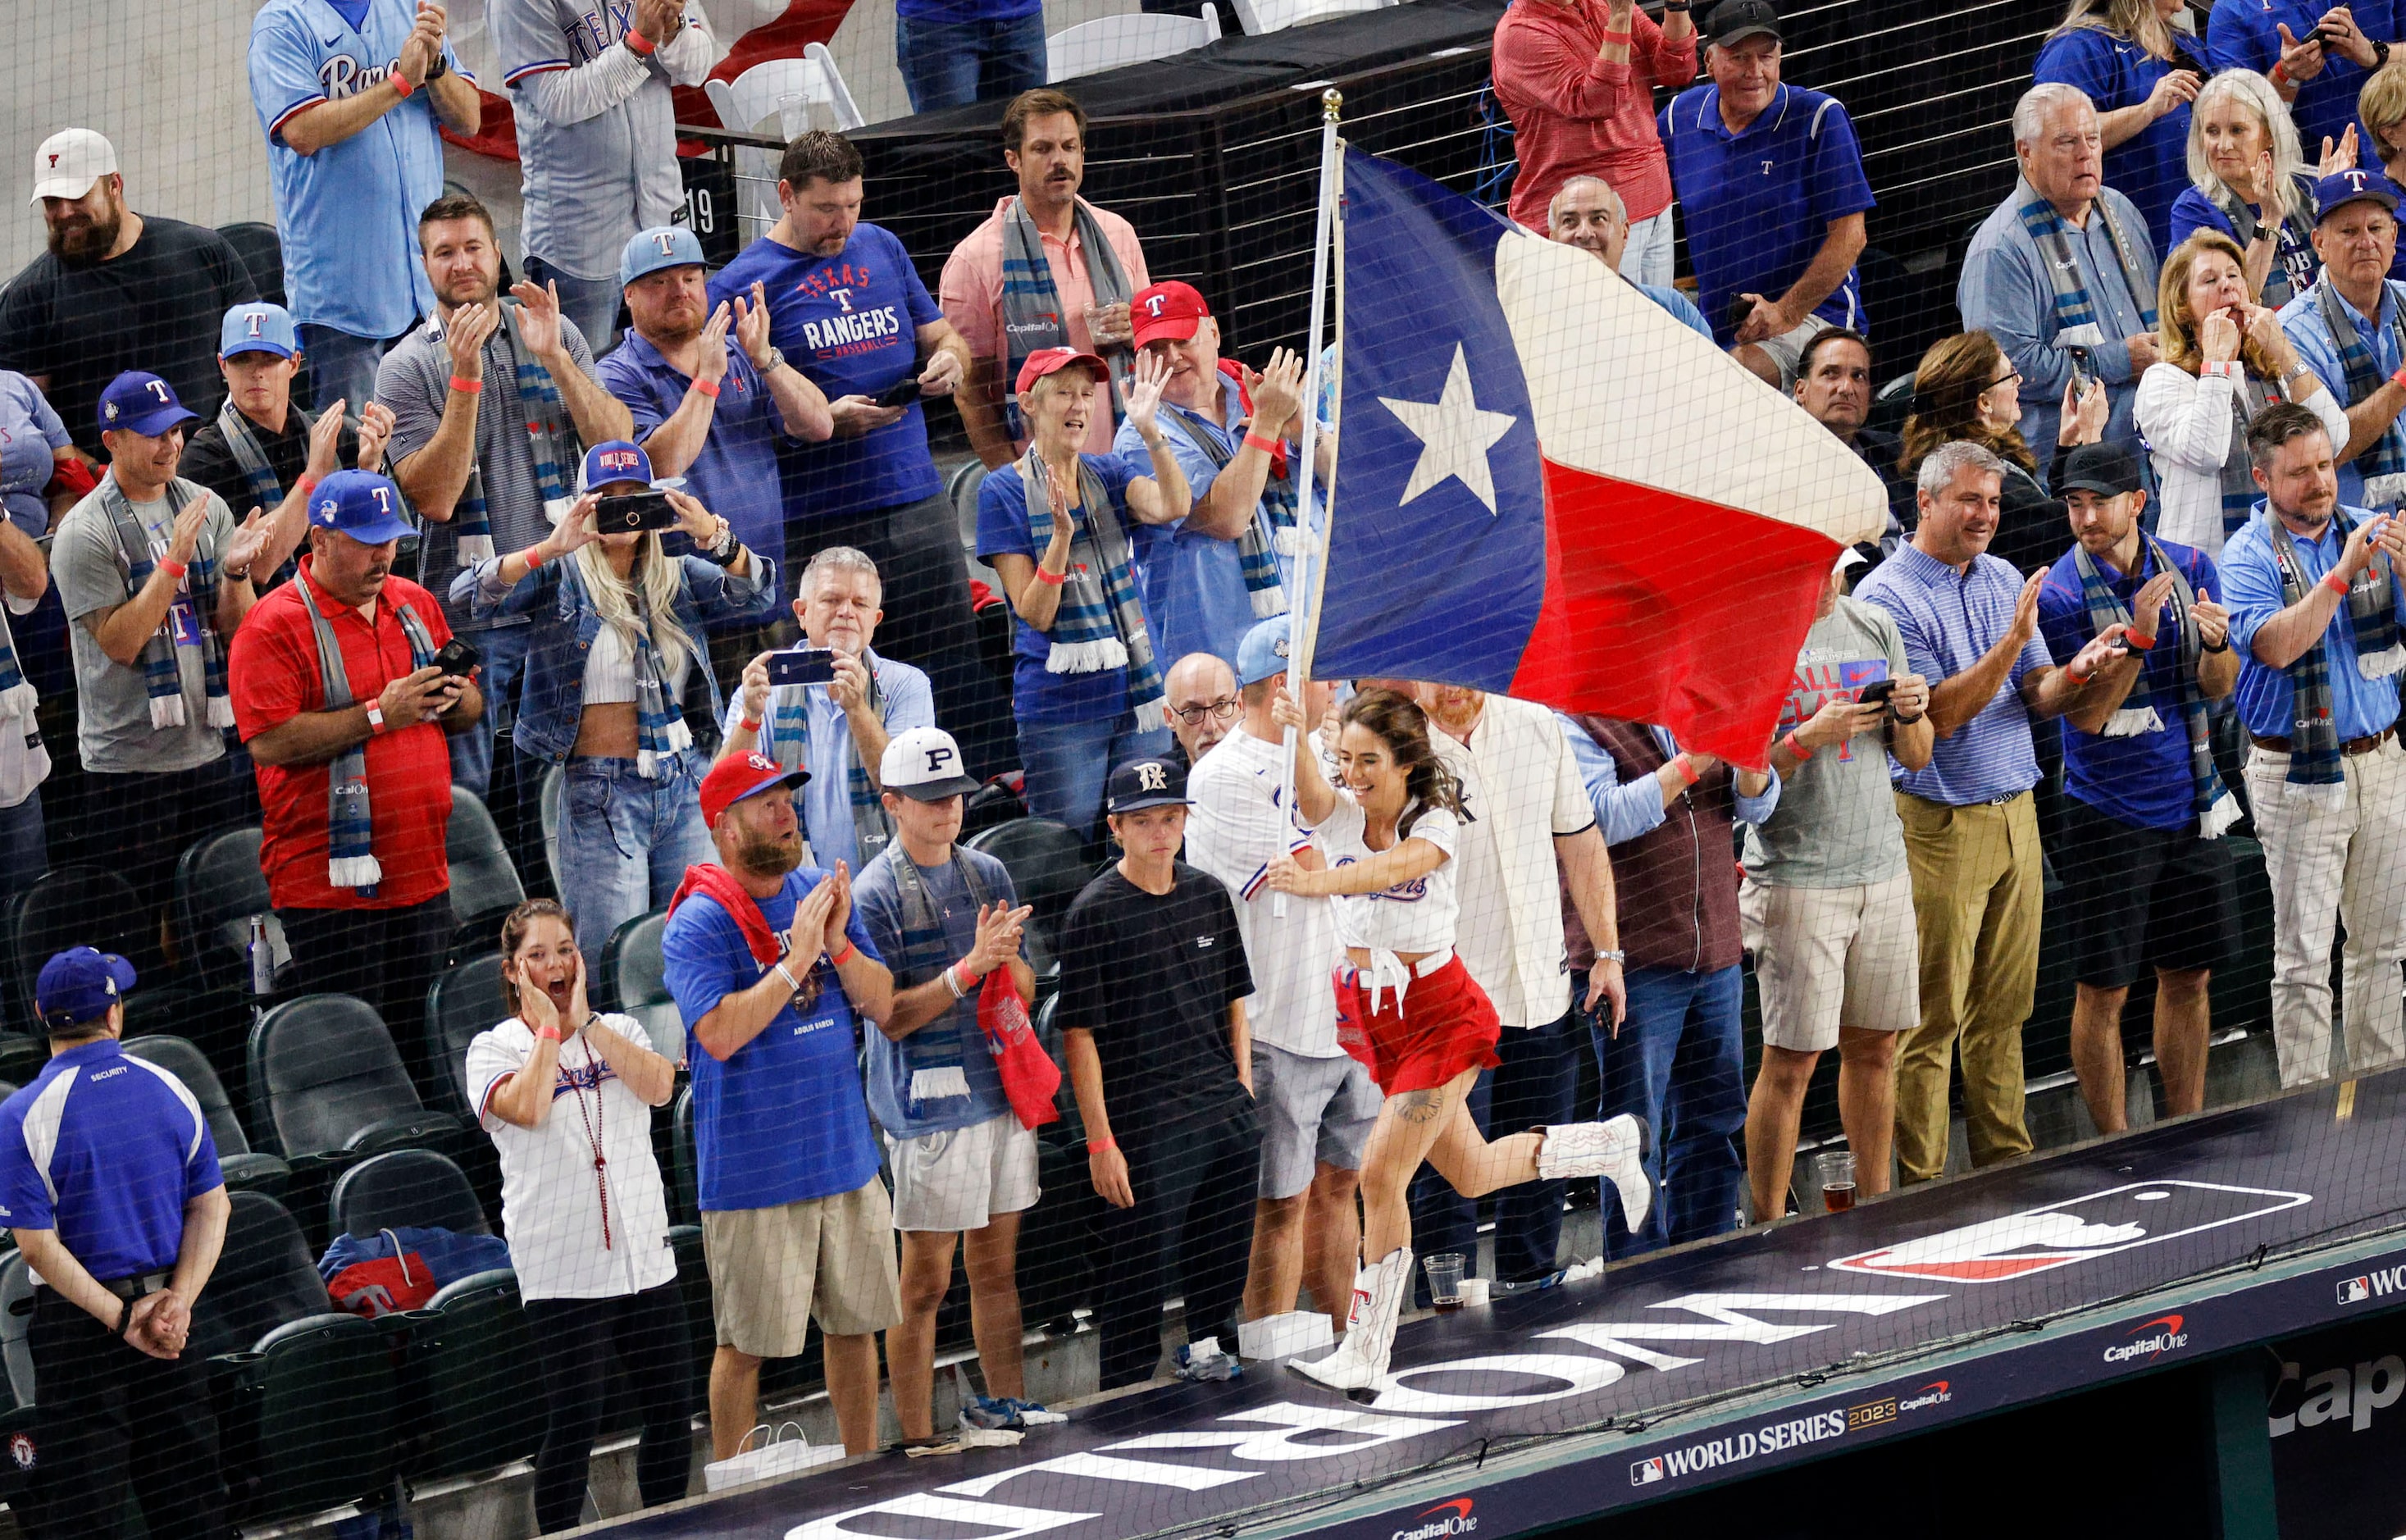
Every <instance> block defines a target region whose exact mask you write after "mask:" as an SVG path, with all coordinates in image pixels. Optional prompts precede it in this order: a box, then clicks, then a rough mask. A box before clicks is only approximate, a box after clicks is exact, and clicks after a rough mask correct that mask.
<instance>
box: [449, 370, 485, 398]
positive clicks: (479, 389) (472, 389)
mask: <svg viewBox="0 0 2406 1540" xmlns="http://www.w3.org/2000/svg"><path fill="white" fill-rule="evenodd" d="M451 389H454V390H457V391H459V392H460V394H461V395H463V396H474V395H481V394H482V393H483V392H484V389H485V382H484V381H483V380H463V379H461V378H460V376H459V375H457V374H454V375H452V376H451Z"/></svg>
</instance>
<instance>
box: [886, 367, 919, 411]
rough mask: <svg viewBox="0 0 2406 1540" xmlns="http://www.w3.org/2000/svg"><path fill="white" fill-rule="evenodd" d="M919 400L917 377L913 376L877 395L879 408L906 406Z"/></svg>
mask: <svg viewBox="0 0 2406 1540" xmlns="http://www.w3.org/2000/svg"><path fill="white" fill-rule="evenodd" d="M918 399H919V376H918V375H916V374H913V375H910V376H908V377H907V378H904V379H902V380H899V381H897V382H896V383H895V384H892V385H889V386H887V387H886V388H885V389H883V390H881V391H879V392H878V393H877V404H878V405H880V406H908V405H910V404H911V403H913V402H914V401H917V400H918Z"/></svg>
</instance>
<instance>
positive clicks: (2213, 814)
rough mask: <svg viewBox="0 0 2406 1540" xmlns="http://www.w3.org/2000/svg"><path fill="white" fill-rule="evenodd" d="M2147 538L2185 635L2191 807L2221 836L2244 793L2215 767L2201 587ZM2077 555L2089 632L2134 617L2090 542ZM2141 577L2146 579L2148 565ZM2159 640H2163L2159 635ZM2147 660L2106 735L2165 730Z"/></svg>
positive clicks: (2207, 833)
mask: <svg viewBox="0 0 2406 1540" xmlns="http://www.w3.org/2000/svg"><path fill="white" fill-rule="evenodd" d="M2139 538H2140V540H2141V541H2143V542H2144V545H2143V546H2142V547H2141V548H2142V549H2143V550H2144V551H2145V553H2146V557H2147V560H2148V561H2150V562H2152V563H2153V564H2154V566H2155V570H2156V571H2158V572H2170V573H2172V634H2173V635H2175V636H2177V637H2178V638H2179V639H2180V668H2179V671H2178V678H2179V685H2178V687H2177V689H2176V692H2175V696H2174V699H2173V702H2172V704H2173V707H2174V709H2175V710H2177V711H2178V712H2179V713H2181V722H2182V726H2183V728H2185V729H2186V731H2187V737H2188V774H2189V785H2190V796H2189V810H2190V811H2191V812H2195V813H2196V814H2197V834H2198V838H2199V839H2201V840H2212V839H2215V838H2216V837H2217V836H2219V835H2220V834H2221V833H2222V831H2223V830H2225V829H2227V828H2229V827H2230V826H2231V825H2232V824H2234V823H2236V822H2238V819H2239V799H2238V798H2235V797H2233V796H2231V795H2230V791H2229V787H2227V786H2225V785H2224V784H2222V776H2221V773H2220V772H2219V771H2217V770H2215V768H2214V744H2213V739H2212V736H2211V730H2210V728H2209V725H2208V723H2207V721H2206V713H2205V697H2204V696H2203V695H2202V694H2201V692H2200V691H2199V690H2198V688H2197V666H2198V660H2199V658H2201V657H2203V656H2204V652H2205V643H2204V641H2203V639H2202V638H2201V636H2200V635H2199V634H2198V629H2197V615H2196V614H2195V613H2194V610H2193V608H2192V606H2194V605H2195V604H2196V603H2197V593H2196V590H2194V589H2192V588H2191V587H2190V586H2189V584H2188V576H2187V573H2185V572H2182V571H2181V570H2180V569H2179V568H2178V567H2177V566H2175V565H2173V564H2172V559H2171V558H2169V557H2167V556H2166V555H2165V554H2164V548H2163V547H2162V546H2161V545H2159V544H2156V538H2155V537H2154V536H2153V535H2150V534H2146V533H2144V531H2143V532H2142V533H2141V534H2140V536H2139ZM2072 559H2073V564H2074V565H2075V566H2076V567H2078V568H2079V571H2080V597H2081V600H2082V602H2083V603H2084V604H2085V605H2086V606H2087V607H2088V634H2089V635H2090V636H2092V637H2095V636H2099V635H2102V634H2103V632H2104V629H2105V628H2106V627H2108V626H2113V625H2117V624H2118V625H2124V626H2127V625H2129V624H2130V608H2129V606H2127V605H2125V604H2124V603H2123V602H2122V600H2121V597H2120V596H2119V595H2117V594H2116V593H2115V591H2114V585H2113V583H2112V582H2111V581H2110V580H2109V579H2108V578H2107V577H2106V576H2105V573H2104V572H2103V571H2102V569H2101V568H2100V567H2099V566H2098V564H2097V560H2096V558H2094V557H2091V556H2090V555H2089V554H2088V547H2087V546H2086V545H2074V546H2073V548H2072ZM2136 575H2137V577H2138V578H2139V579H2140V580H2141V581H2144V579H2145V577H2146V575H2147V573H2146V572H2145V571H2144V569H2143V570H2142V571H2141V572H2139V573H2138V574H2136ZM2160 644H2161V643H2160V640H2159V641H2158V645H2160ZM2147 673H2148V669H2147V665H2146V662H2145V661H2144V659H2142V660H2141V662H2140V665H2139V677H2138V679H2137V681H2136V682H2135V683H2133V684H2132V685H2130V694H2129V695H2127V696H2125V697H2123V699H2122V705H2121V707H2120V709H2119V710H2117V711H2116V712H2115V713H2114V714H2113V716H2112V717H2110V718H2109V719H2107V721H2106V723H2105V730H2104V732H2103V733H2102V735H2101V736H2102V737H2106V738H2134V737H2137V736H2138V735H2139V734H2141V733H2147V732H2161V731H2162V730H2163V728H2164V720H2163V717H2162V715H2161V714H2160V713H2158V711H2157V709H2156V704H2155V686H2154V685H2153V684H2152V683H2150V682H2149V680H2148V678H2147Z"/></svg>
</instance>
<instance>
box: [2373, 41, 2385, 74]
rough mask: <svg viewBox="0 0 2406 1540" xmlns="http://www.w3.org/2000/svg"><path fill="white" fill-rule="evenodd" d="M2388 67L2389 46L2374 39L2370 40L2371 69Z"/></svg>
mask: <svg viewBox="0 0 2406 1540" xmlns="http://www.w3.org/2000/svg"><path fill="white" fill-rule="evenodd" d="M2388 65H2389V45H2388V44H2386V43H2385V42H2383V41H2382V40H2381V39H2380V38H2378V37H2376V38H2374V39H2373V40H2372V67H2373V68H2374V69H2385V68H2387V67H2388Z"/></svg>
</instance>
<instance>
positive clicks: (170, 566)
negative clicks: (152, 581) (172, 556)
mask: <svg viewBox="0 0 2406 1540" xmlns="http://www.w3.org/2000/svg"><path fill="white" fill-rule="evenodd" d="M159 570H160V571H161V572H164V573H166V574H167V575H168V576H169V577H172V578H174V579H175V580H176V581H177V582H178V583H181V582H183V581H184V574H185V573H186V572H190V571H191V568H189V567H186V566H185V565H184V564H183V563H182V562H180V561H169V560H167V559H166V558H164V557H162V558H160V560H159Z"/></svg>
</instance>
